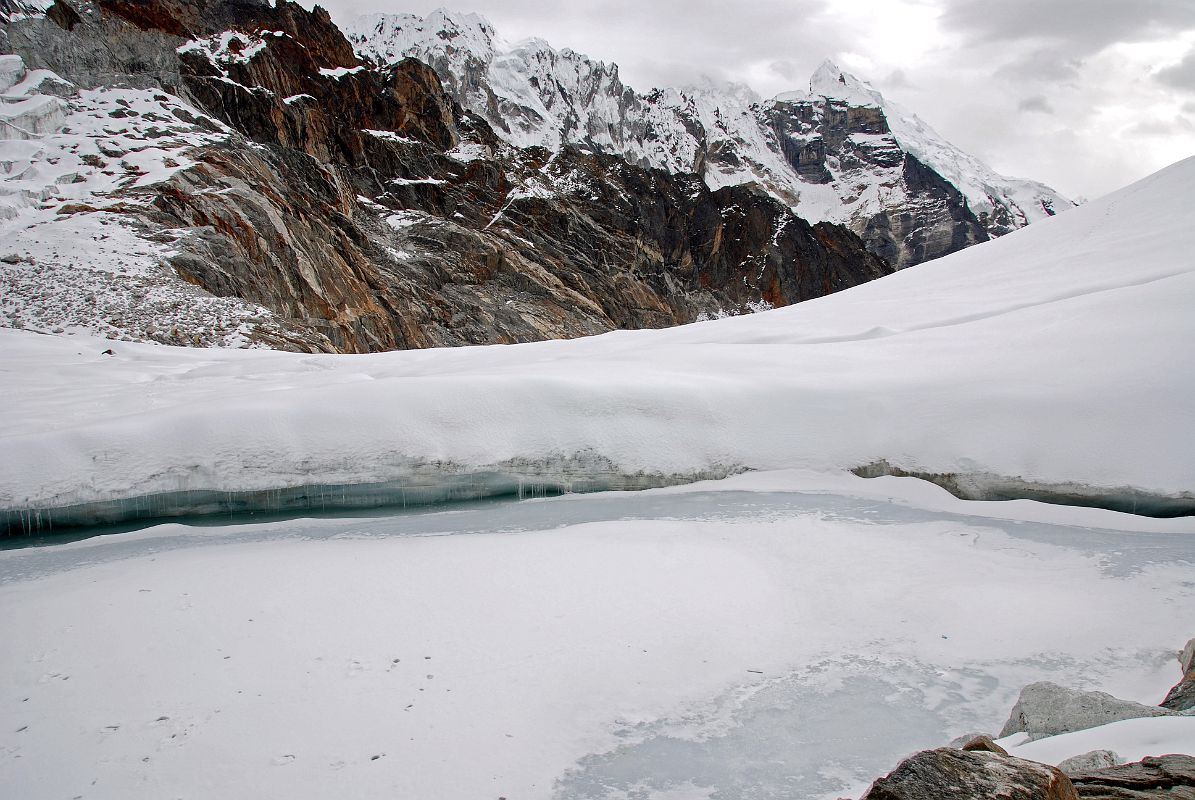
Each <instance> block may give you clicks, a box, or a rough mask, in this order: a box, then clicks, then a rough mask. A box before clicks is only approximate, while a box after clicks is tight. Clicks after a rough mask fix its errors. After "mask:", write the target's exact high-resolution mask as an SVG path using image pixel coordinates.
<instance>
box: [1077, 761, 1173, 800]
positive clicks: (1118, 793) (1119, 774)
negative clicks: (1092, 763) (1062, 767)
mask: <svg viewBox="0 0 1195 800" xmlns="http://www.w3.org/2000/svg"><path fill="white" fill-rule="evenodd" d="M1070 779H1071V782H1072V783H1073V784H1074V786H1075V790H1076V791H1077V792H1078V794H1079V797H1081V798H1084V800H1154V799H1155V798H1156V800H1195V757H1192V756H1189V755H1164V756H1158V757H1154V758H1143V759H1142V760H1141V761H1138V762H1135V763H1132V764H1121V765H1120V766H1116V767H1106V768H1103V769H1096V770H1087V771H1083V772H1075V773H1072V774H1071V775H1070Z"/></svg>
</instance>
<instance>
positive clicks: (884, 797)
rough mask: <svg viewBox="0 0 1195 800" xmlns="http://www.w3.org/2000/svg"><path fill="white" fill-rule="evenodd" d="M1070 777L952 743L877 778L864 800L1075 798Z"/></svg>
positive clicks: (1036, 764) (1007, 757) (913, 758)
mask: <svg viewBox="0 0 1195 800" xmlns="http://www.w3.org/2000/svg"><path fill="white" fill-rule="evenodd" d="M1077 797H1078V795H1077V794H1076V793H1075V787H1074V786H1072V785H1071V781H1070V780H1069V779H1068V778H1067V777H1066V775H1064V774H1063V773H1062V772H1061V771H1059V770H1058V769H1056V768H1054V767H1051V766H1048V765H1046V764H1039V763H1037V762H1036V761H1026V760H1024V759H1020V758H1013V757H1011V756H1005V755H1000V754H998V753H991V752H967V751H963V750H955V749H953V748H949V747H943V748H939V749H937V750H924V751H922V752H920V753H917V754H916V755H913V756H910V757H909V758H907V759H905V760H904V761H902V762H901V763H900V765H899V766H897V768H896V769H894V770H893V771H892V772H890V773H888V775H886V776H885V777H883V778H880V779H879V780H877V781H875V783H873V784H872V785H871V788H870V789H868V790H867V793H866V794H865V795H863V800H929V798H934V799H935V800H936V799H937V798H950V800H992V798H1001V800H1076V798H1077Z"/></svg>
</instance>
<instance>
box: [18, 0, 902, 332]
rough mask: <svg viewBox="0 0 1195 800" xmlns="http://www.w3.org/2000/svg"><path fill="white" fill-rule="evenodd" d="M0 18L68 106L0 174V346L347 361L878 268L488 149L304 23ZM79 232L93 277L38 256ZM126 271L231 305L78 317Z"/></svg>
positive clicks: (660, 191) (828, 233)
mask: <svg viewBox="0 0 1195 800" xmlns="http://www.w3.org/2000/svg"><path fill="white" fill-rule="evenodd" d="M5 21H6V24H5V33H6V35H7V37H8V38H7V41H8V43H9V45H8V46H9V48H10V49H11V50H12V51H13V53H14V56H19V57H20V59H22V60H23V63H24V65H25V66H27V67H28V68H29V72H30V74H31V75H34V76H41V77H39V78H38V81H42V79H43V78H48V76H50V74H51V73H50V72H48V71H49V70H52V71H53V72H54V73H56V74H57V75H58V76H61V78H62V79H66V80H67V81H70V82H71V83H72V84H73V86H72V87H70V89H69V91H68V92H67V97H66V98H65V103H66V106H67V109H66V114H65V117H64V119H62V120H61V121H60V122H59V123H58V124H57V125H56V130H54V131H52V132H50V133H49V134H48V135H46V136H44V137H41V138H39V139H38V141H37V143H36V145H35V146H31V147H29V148H27V150H26V151H22V153H21V157H20V158H19V159H17V160H16V161H14V162H12V163H13V164H14V166H13V167H12V169H11V170H10V172H9V173H8V175H7V176H0V178H4V180H5V182H6V185H12V186H14V187H16V186H17V185H18V183H19V186H20V188H19V191H18V192H15V193H13V194H12V195H11V197H12V198H14V199H13V200H12V203H11V205H12V209H13V210H12V213H11V216H12V220H11V221H10V225H11V226H12V227H11V228H10V230H11V231H12V235H11V236H9V237H8V243H9V244H8V246H9V247H10V249H11V250H12V252H11V253H3V254H0V255H5V256H6V257H7V258H8V260H6V261H3V262H2V263H0V283H3V284H4V285H5V286H6V287H7V286H13V287H21V289H20V291H19V292H16V291H10V292H9V296H10V297H18V296H19V297H21V298H24V301H23V302H24V305H22V304H20V303H16V304H10V305H6V306H5V309H4V315H3V316H4V317H5V318H7V324H20V325H25V326H26V327H32V328H35V329H44V330H48V329H50V328H53V327H54V326H58V327H62V326H67V327H71V326H75V327H87V325H84V324H82V322H80V320H81V319H83V317H85V316H86V309H87V308H94V316H95V317H96V320H97V321H96V322H95V324H94V325H92V326H91V328H92V329H93V330H96V331H98V332H102V333H107V334H108V335H113V336H117V337H126V338H152V339H157V340H159V341H168V342H171V343H183V342H186V343H204V344H212V343H215V344H221V343H222V344H246V343H248V344H253V343H260V344H266V345H269V346H274V347H288V348H295V349H304V350H327V351H343V352H365V351H376V350H387V349H394V348H409V347H427V346H437V345H458V344H488V343H497V342H518V341H528V340H535V339H543V338H560V337H571V336H579V335H586V334H593V333H600V332H604V331H608V330H611V329H614V328H639V327H661V326H666V325H673V324H677V323H682V322H689V321H693V320H695V319H697V318H699V317H701V316H702V315H710V316H714V315H718V314H723V313H737V312H741V311H743V310H747V309H754V308H763V307H768V306H779V305H785V304H788V303H793V302H797V301H800V300H805V299H809V298H813V297H818V296H821V295H824V294H827V293H829V292H833V291H837V290H839V289H843V288H846V287H848V286H853V285H856V284H858V283H862V282H864V281H868V280H872V279H874V278H877V277H880V276H882V275H885V274H888V273H889V272H891V271H892V266H891V265H890V264H889V263H887V262H885V261H884V260H883V259H881V258H879V257H877V256H875V255H874V254H872V253H869V252H868V250H867V248H866V247H865V245H864V242H863V241H862V240H861V239H860V238H859V237H858V236H856V235H855V234H853V233H851V232H850V231H849V230H847V229H845V228H843V227H840V226H837V225H834V224H829V223H818V224H810V223H808V222H806V221H804V220H803V219H800V218H799V217H797V216H796V215H794V213H793V212H792V210H791V209H790V208H788V207H787V206H786V205H785V204H783V203H781V202H779V201H777V200H776V199H775V197H774V196H772V194H770V193H769V192H767V191H765V190H764V189H761V188H760V187H758V186H754V185H734V186H724V187H721V188H717V189H710V188H709V186H707V185H706V184H705V183H703V182H702V181H701V180H700V179H699V178H698V177H696V176H695V175H692V174H686V173H680V172H674V171H668V170H661V169H655V168H651V167H650V166H643V165H639V164H631V163H628V162H627V161H626V160H625V159H623V158H620V157H618V156H614V155H608V154H605V153H604V152H600V151H599V150H598V149H596V148H584V147H576V146H572V145H569V144H567V143H563V144H561V146H559V147H557V148H555V149H553V150H548V149H544V148H539V147H528V148H521V149H520V148H516V147H512V146H510V145H509V144H508V143H506V142H504V141H503V140H502V139H501V138H499V136H497V135H496V134H495V133H494V131H493V130H492V128H491V126H490V125H489V124H488V123H487V121H486V120H485V119H483V118H481V117H480V116H478V115H476V114H473V113H471V112H470V111H467V110H464V109H462V108H461V107H460V106H459V105H458V104H457V103H455V102H454V100H453V99H452V98H451V97H450V96H449V95H448V94H446V93H445V91H444V89H443V87H442V85H441V81H440V78H439V77H438V75H437V74H436V72H435V71H434V70H433V69H432V68H430V67H428V66H427V65H425V64H423V63H421V62H419V61H416V60H412V59H396V60H390V61H387V62H386V63H384V64H381V65H373V64H369V63H364V62H361V61H360V60H359V59H358V57H357V55H356V54H355V53H354V50H353V47H352V46H351V45H350V43H349V42H348V41H347V40H346V39H345V38H344V37H343V36H342V35H341V34H340V32H339V30H337V28H336V27H335V26H334V25H333V24H332V23H331V20H330V19H329V17H328V15H327V13H326V12H324V11H322V10H320V9H317V10H316V11H314V12H308V11H305V10H304V9H302V8H301V7H300V6H298V5H297V4H295V3H289V2H280V3H278V4H277V5H272V4H271V3H268V2H265V0H242V1H241V2H218V1H216V0H210V1H209V2H203V3H189V2H188V3H184V2H181V1H180V0H146V1H145V2H136V3H134V2H125V1H124V0H99V2H78V3H73V4H68V3H65V2H58V3H56V4H55V5H54V6H53V7H52V8H51V9H50V11H49V12H47V13H46V14H45V15H15V16H13V17H12V19H8V18H5ZM27 83H28V82H27ZM118 84H119V86H117V85H118ZM43 85H48V84H44V82H43V83H36V85H32V84H30V85H29V86H26V87H25V89H26V90H27V92H26V94H27V96H33V95H37V94H38V93H39V92H41V91H42V89H41V88H39V87H41V86H43ZM49 165H53V167H54V168H53V169H50V166H49ZM39 181H40V182H39ZM38 226H40V227H38ZM105 229H106V230H108V231H117V230H119V232H120V236H121V237H124V238H126V239H128V240H129V241H130V242H132V241H142V242H145V246H144V247H137V246H134V245H132V244H130V247H129V251H130V252H129V257H128V258H122V259H120V262H119V264H118V265H114V266H112V267H111V269H109V270H108V271H107V272H104V274H103V275H102V276H100V277H98V278H96V279H95V280H91V279H88V280H85V281H81V280H78V279H77V276H78V275H79V274H80V272H79V270H80V269H81V267H80V266H79V264H81V263H82V262H85V261H87V259H85V258H82V257H80V253H79V252H77V251H76V252H71V251H68V248H66V246H65V245H63V247H62V248H55V249H54V250H53V251H47V250H45V248H41V249H39V247H40V245H39V242H45V241H47V240H49V239H50V238H51V237H53V238H55V239H57V240H58V241H62V242H67V241H73V240H74V239H77V240H79V241H81V242H93V243H94V242H95V241H100V240H103V239H104V238H106V237H107V234H106V233H104V232H103V231H104V230H105ZM35 230H36V231H37V232H36V233H34V232H33V231H35ZM72 237H73V239H72ZM129 270H132V271H134V272H136V273H137V274H138V275H145V276H152V280H151V284H152V286H153V287H154V288H153V289H152V290H150V289H147V290H146V291H147V292H150V293H151V294H152V293H154V292H157V293H162V292H167V293H169V292H175V295H172V296H176V295H177V297H178V298H179V299H178V300H177V301H171V302H175V303H176V305H177V304H183V305H186V304H187V303H188V302H189V301H187V300H185V299H183V298H184V297H185V296H186V293H185V292H181V290H179V289H178V287H179V286H182V287H188V290H189V291H196V292H202V293H205V297H208V298H210V299H211V300H213V301H215V300H221V301H224V300H227V302H228V303H232V304H233V305H235V304H236V303H240V304H241V305H240V306H236V308H235V309H234V310H233V311H229V312H228V313H226V314H224V316H220V317H219V318H218V319H217V318H215V317H213V318H211V319H210V320H209V321H208V322H207V323H203V322H195V323H193V324H192V323H186V324H183V325H182V329H181V330H180V329H179V323H178V322H177V321H175V320H171V319H170V318H169V315H166V318H163V319H160V320H157V321H151V322H145V321H144V320H142V321H141V322H138V323H137V326H133V325H132V324H131V323H130V322H129V320H130V319H133V318H139V317H138V316H137V313H135V312H136V311H137V309H143V308H145V307H146V306H145V305H144V303H138V302H133V301H130V300H127V299H125V300H123V301H121V302H119V303H117V302H112V303H109V301H108V300H107V299H102V300H97V299H96V298H97V297H99V296H101V295H102V296H103V297H105V298H106V297H108V295H109V294H111V293H112V292H114V291H116V290H115V289H114V288H113V287H115V286H117V285H118V284H119V280H120V279H121V278H120V276H121V275H122V274H123V272H122V271H124V272H128V271H129ZM55 275H65V276H68V278H69V279H68V280H64V281H59V282H58V283H53V282H52V281H51V278H50V277H47V276H55ZM113 276H115V277H113ZM101 278H102V280H101ZM147 280H150V279H149V278H147ZM170 281H174V284H170ZM101 284H102V288H103V291H100V290H98V289H97V288H96V287H97V286H100V285H101ZM71 292H76V293H77V294H78V295H79V296H78V297H77V298H74V297H73V295H71ZM105 293H107V294H105ZM68 295H70V296H69V297H68ZM64 297H66V300H67V301H69V302H67V301H64V300H63V298H64ZM47 298H50V300H52V302H51V301H50V300H47ZM39 303H40V305H39ZM116 306H119V307H120V308H121V309H122V311H121V312H120V313H119V314H115V313H110V312H108V311H105V309H106V308H110V307H116ZM34 307H35V308H34ZM60 307H71V308H74V309H76V313H75V316H73V317H71V319H69V320H65V319H64V320H58V321H56V320H55V319H53V314H55V313H57V311H56V309H58V308H60ZM31 308H33V310H32V311H31V310H30V309H31ZM229 308H232V306H230V307H229ZM34 312H36V313H34ZM222 313H223V312H222ZM230 314H231V316H229V315H230ZM142 316H144V315H143V314H142ZM188 325H190V326H191V327H188Z"/></svg>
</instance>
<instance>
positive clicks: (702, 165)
mask: <svg viewBox="0 0 1195 800" xmlns="http://www.w3.org/2000/svg"><path fill="white" fill-rule="evenodd" d="M345 30H346V31H347V32H348V35H349V38H350V39H351V40H352V42H353V44H354V45H355V46H356V47H357V50H358V52H360V53H361V54H362V55H364V56H366V57H368V58H371V59H373V60H375V61H377V62H378V63H381V64H387V63H396V62H397V61H398V60H401V59H402V58H406V57H410V56H413V57H416V58H419V59H420V60H422V61H424V62H426V63H428V64H431V65H432V66H433V67H434V68H435V70H436V72H437V73H438V74H439V76H440V78H441V80H442V81H444V84H445V86H446V87H447V88H448V90H449V92H450V93H451V94H452V96H453V97H454V98H455V99H456V100H457V102H459V103H460V104H461V105H462V106H463V107H464V108H466V109H468V110H469V111H471V112H472V113H474V114H477V115H478V116H480V117H482V118H484V119H485V120H487V121H488V122H489V123H490V124H491V126H493V128H494V130H495V132H496V133H497V134H498V135H499V136H500V137H502V138H503V139H504V140H505V141H508V142H510V143H512V144H515V145H517V146H521V147H525V146H531V145H538V146H542V147H546V148H548V149H550V150H557V149H559V148H560V147H562V146H564V145H572V146H575V147H577V148H579V149H582V150H584V151H587V152H597V153H606V154H614V155H619V156H621V157H622V158H624V159H625V160H627V161H629V162H631V163H634V164H639V165H642V166H651V167H657V168H660V169H663V170H666V171H669V172H674V173H676V172H697V173H698V174H700V175H701V177H702V178H703V179H704V181H705V182H706V183H707V184H708V185H709V186H710V187H711V188H717V187H720V186H728V185H738V184H746V183H757V184H759V185H760V186H763V187H764V188H765V189H766V190H767V191H768V192H769V193H770V194H772V195H773V196H774V197H776V198H777V199H779V200H780V201H781V202H783V203H784V204H786V205H790V206H791V207H793V208H794V209H795V210H796V212H797V213H798V214H799V215H800V216H803V217H805V218H807V219H810V220H823V221H831V222H839V223H842V224H846V225H848V226H849V227H850V228H851V229H852V230H853V231H855V232H856V233H858V234H859V235H861V236H863V238H864V239H865V240H866V241H867V243H868V247H869V248H870V249H871V251H872V252H873V253H876V254H878V255H881V256H883V257H884V258H885V259H887V260H888V261H890V262H891V263H893V264H895V265H897V266H898V267H904V266H908V265H911V264H916V263H919V262H921V261H925V260H928V259H931V258H937V257H938V256H941V255H945V254H946V253H950V252H953V251H955V250H958V249H960V248H962V247H966V246H968V245H970V244H974V243H975V242H979V241H984V240H986V239H987V238H989V237H991V236H999V235H1002V234H1004V233H1007V232H1008V231H1011V230H1015V229H1016V228H1019V227H1022V226H1024V225H1026V224H1029V223H1030V222H1032V221H1034V220H1036V219H1041V218H1043V217H1046V216H1049V215H1051V214H1053V213H1055V212H1056V211H1061V210H1063V209H1065V208H1066V207H1068V206H1070V205H1072V204H1071V203H1070V201H1068V200H1066V199H1065V198H1063V197H1062V196H1061V195H1059V194H1058V193H1057V192H1054V191H1053V190H1052V189H1050V188H1049V187H1046V186H1043V185H1041V184H1037V183H1033V182H1030V181H1020V180H1016V179H1011V178H1006V177H1004V176H1002V175H999V174H997V173H995V172H994V171H993V170H992V169H991V168H989V167H987V166H986V165H985V164H983V163H982V162H980V161H979V160H978V159H976V158H974V157H973V156H970V155H969V154H967V153H964V152H962V151H960V150H959V149H958V148H956V147H954V146H953V145H951V144H949V143H948V142H946V141H945V140H943V139H942V137H941V136H940V135H938V134H937V133H935V132H934V131H933V130H932V129H931V128H929V126H927V125H926V124H925V123H924V122H922V121H921V120H919V119H918V118H917V117H916V116H915V115H913V114H910V113H909V112H907V111H905V110H904V109H901V108H900V107H899V106H896V105H894V104H892V103H890V102H888V101H886V100H885V99H884V98H883V97H882V96H881V95H880V94H879V93H878V92H876V91H875V90H873V89H871V87H869V86H867V85H866V84H865V83H863V82H862V81H860V80H858V79H857V78H855V77H854V76H851V75H849V74H848V73H845V72H843V71H842V70H840V69H838V67H836V66H835V65H834V64H832V63H829V62H827V63H826V64H823V65H822V66H821V67H820V68H819V69H818V70H817V72H816V73H815V74H814V75H813V77H812V79H811V81H810V88H809V91H808V92H804V91H802V92H790V93H787V94H783V95H780V96H778V97H776V98H773V99H771V100H767V101H763V100H761V99H760V98H759V97H757V96H755V95H754V94H753V93H752V92H751V90H750V89H748V88H746V87H742V86H723V87H718V86H713V85H705V86H698V87H690V88H684V89H663V90H654V91H652V92H650V93H647V94H639V93H637V92H635V91H634V90H633V89H631V88H630V87H628V86H626V85H625V84H624V83H622V81H621V79H620V77H619V74H618V67H617V65H615V64H605V63H602V62H600V61H593V60H591V59H590V58H588V57H587V56H584V55H581V54H579V53H575V52H573V51H571V50H568V49H565V50H556V49H554V48H552V47H551V46H550V45H549V44H548V43H547V42H543V41H541V40H530V41H526V42H522V43H520V44H518V45H515V46H513V47H507V46H504V45H502V43H501V42H500V40H499V39H498V38H497V35H496V33H495V31H494V28H493V26H491V25H490V24H489V22H487V21H486V20H485V19H483V18H481V17H479V16H477V15H473V14H455V13H451V12H447V11H443V10H440V11H435V12H432V13H431V14H429V15H428V16H427V17H419V16H415V15H410V14H373V15H368V16H363V17H360V18H358V19H356V20H351V21H347V22H346V23H345Z"/></svg>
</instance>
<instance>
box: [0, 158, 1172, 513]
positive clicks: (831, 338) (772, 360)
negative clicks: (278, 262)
mask: <svg viewBox="0 0 1195 800" xmlns="http://www.w3.org/2000/svg"><path fill="white" fill-rule="evenodd" d="M1193 197H1195V159H1189V160H1187V161H1184V162H1181V163H1179V164H1176V165H1174V166H1172V167H1170V168H1168V169H1166V170H1163V171H1162V172H1160V173H1157V174H1155V175H1153V176H1151V177H1150V178H1147V179H1145V180H1143V181H1141V182H1139V183H1137V184H1134V185H1133V186H1130V187H1128V188H1126V189H1124V190H1121V191H1119V192H1117V193H1115V194H1113V195H1110V196H1108V197H1106V198H1103V199H1101V200H1099V201H1095V202H1092V203H1090V204H1088V205H1086V206H1084V207H1082V208H1080V209H1077V210H1076V211H1075V212H1074V213H1070V214H1066V215H1062V216H1059V217H1055V218H1052V219H1050V220H1046V221H1044V222H1042V223H1041V224H1038V225H1033V226H1030V227H1028V228H1025V229H1023V230H1021V231H1018V232H1016V233H1015V234H1012V235H1009V236H1006V237H1003V238H1001V239H998V240H996V241H994V242H989V243H986V244H983V245H979V246H977V247H973V248H970V249H968V250H965V251H963V252H960V253H956V254H954V255H952V256H949V257H946V258H943V259H939V260H937V261H934V262H930V263H927V264H922V265H919V266H917V267H915V268H912V269H909V270H905V271H903V272H901V273H897V274H895V275H893V276H890V277H887V278H883V279H881V280H878V281H874V282H872V283H868V284H865V285H863V286H859V287H856V288H854V289H851V290H848V291H844V292H841V293H838V294H835V295H831V296H829V297H825V298H821V299H818V300H814V301H810V302H808V303H802V304H800V305H797V306H792V307H789V308H783V309H777V310H774V311H767V312H763V313H759V314H752V315H749V316H741V317H734V318H729V319H722V320H716V321H711V322H704V323H695V324H693V325H688V326H683V327H679V328H674V329H670V330H661V331H619V332H614V333H610V334H606V335H603V336H596V337H591V338H586V339H577V340H572V341H550V342H540V343H534V344H527V345H517V346H496V347H471V348H459V349H448V350H426V351H407V352H393V353H381V354H373V355H362V356H336V355H323V356H318V355H317V356H311V355H300V354H290V353H278V352H247V351H239V352H238V351H203V350H187V349H177V348H168V347H159V346H153V345H142V344H132V343H129V344H124V343H121V344H117V345H112V346H111V349H112V351H113V354H112V355H105V354H103V353H102V351H103V350H105V349H108V348H109V345H110V344H111V343H109V342H106V341H102V340H94V339H91V340H89V339H84V338H79V337H76V338H75V339H64V338H58V337H48V336H35V335H32V334H29V333H22V332H17V331H0V353H2V356H0V369H2V371H3V375H2V377H0V386H3V402H4V405H5V409H6V413H5V415H4V416H3V418H2V419H0V443H2V447H3V450H4V452H5V453H6V454H7V457H6V458H5V459H3V461H2V462H0V508H4V509H6V510H9V511H18V510H30V509H44V508H50V507H61V506H70V505H78V504H83V503H92V502H97V501H109V500H121V499H127V498H132V497H138V496H142V495H152V494H160V493H164V492H186V491H200V490H210V491H217V492H224V491H255V490H264V489H280V488H287V487H298V486H306V485H343V484H361V483H371V482H384V481H392V480H403V479H405V478H406V477H408V476H409V474H410V465H411V464H412V463H421V464H424V463H426V464H442V465H447V466H446V467H445V468H444V474H445V475H446V476H447V475H453V476H459V475H462V474H468V473H485V472H494V471H498V472H510V471H512V470H510V469H508V468H504V467H499V465H512V464H522V465H526V469H527V470H530V471H534V472H536V473H538V474H541V475H543V474H545V473H546V472H547V471H548V469H550V467H549V468H545V465H551V464H558V463H570V462H571V461H572V460H580V461H581V462H583V463H593V464H600V465H612V466H609V467H607V466H603V467H602V469H604V470H606V471H607V472H610V471H613V472H614V473H615V474H617V475H623V476H635V475H653V476H668V475H700V474H703V473H706V472H707V471H710V470H715V469H723V470H728V471H733V470H739V469H756V470H759V469H776V468H790V467H797V468H808V469H820V470H840V469H852V468H855V467H858V466H861V465H865V464H870V463H874V462H877V461H879V460H881V459H886V460H888V461H889V462H890V463H893V464H898V465H900V466H902V467H903V468H904V469H907V470H909V471H917V472H926V473H982V472H986V473H992V474H994V475H1001V476H1008V477H1017V478H1020V479H1023V480H1025V481H1031V482H1041V483H1076V484H1088V485H1091V486H1093V487H1133V488H1134V489H1137V490H1140V491H1142V492H1148V493H1152V494H1157V495H1166V496H1174V497H1182V496H1184V493H1187V494H1189V493H1190V492H1191V489H1192V487H1195V459H1193V458H1192V457H1191V453H1190V448H1189V447H1188V443H1189V442H1190V441H1191V439H1192V434H1193V433H1195V402H1193V398H1195V371H1192V370H1191V369H1188V368H1187V365H1189V364H1191V363H1193V356H1195V353H1193V348H1195V344H1193V343H1195V315H1192V314H1191V313H1190V309H1191V308H1192V307H1195V274H1193V273H1195V263H1193V262H1192V260H1191V258H1190V253H1191V252H1192V251H1195V203H1192V202H1182V199H1183V198H1193Z"/></svg>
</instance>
